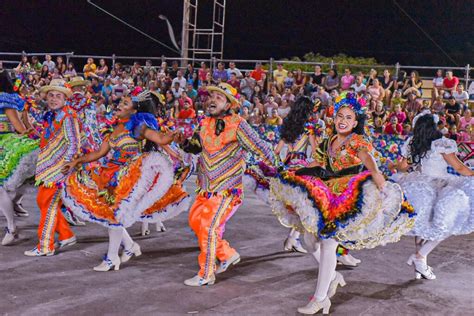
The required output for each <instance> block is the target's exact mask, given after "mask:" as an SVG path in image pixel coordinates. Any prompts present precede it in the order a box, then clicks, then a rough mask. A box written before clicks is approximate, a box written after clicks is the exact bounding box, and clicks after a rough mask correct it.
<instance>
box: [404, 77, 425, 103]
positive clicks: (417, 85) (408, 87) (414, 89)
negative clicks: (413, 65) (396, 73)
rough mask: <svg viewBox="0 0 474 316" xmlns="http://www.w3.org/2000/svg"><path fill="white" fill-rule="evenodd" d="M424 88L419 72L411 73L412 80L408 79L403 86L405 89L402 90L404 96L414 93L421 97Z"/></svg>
mask: <svg viewBox="0 0 474 316" xmlns="http://www.w3.org/2000/svg"><path fill="white" fill-rule="evenodd" d="M422 86H423V81H421V79H420V75H419V74H418V71H412V72H411V73H410V78H408V79H406V80H405V83H404V85H403V88H402V90H403V95H409V94H410V93H414V94H416V96H417V97H421V95H422V90H421V87H422Z"/></svg>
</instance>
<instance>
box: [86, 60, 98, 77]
mask: <svg viewBox="0 0 474 316" xmlns="http://www.w3.org/2000/svg"><path fill="white" fill-rule="evenodd" d="M96 71H97V66H96V65H95V64H94V59H93V58H87V64H85V65H84V68H83V69H82V72H83V73H84V77H85V79H89V80H90V79H91V78H92V77H94V76H95V72H96Z"/></svg>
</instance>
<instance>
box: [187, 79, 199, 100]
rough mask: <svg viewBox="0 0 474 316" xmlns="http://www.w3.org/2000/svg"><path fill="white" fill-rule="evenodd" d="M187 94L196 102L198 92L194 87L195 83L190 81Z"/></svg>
mask: <svg viewBox="0 0 474 316" xmlns="http://www.w3.org/2000/svg"><path fill="white" fill-rule="evenodd" d="M186 95H187V96H188V97H189V98H190V99H191V100H192V101H193V103H194V102H196V99H197V96H198V93H197V91H196V90H195V89H194V87H193V85H192V84H191V83H188V85H187V88H186Z"/></svg>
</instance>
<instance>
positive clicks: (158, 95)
mask: <svg viewBox="0 0 474 316" xmlns="http://www.w3.org/2000/svg"><path fill="white" fill-rule="evenodd" d="M150 93H151V94H153V95H154V96H155V97H157V98H158V100H159V101H160V103H161V104H165V96H164V95H162V94H161V93H158V92H157V91H150Z"/></svg>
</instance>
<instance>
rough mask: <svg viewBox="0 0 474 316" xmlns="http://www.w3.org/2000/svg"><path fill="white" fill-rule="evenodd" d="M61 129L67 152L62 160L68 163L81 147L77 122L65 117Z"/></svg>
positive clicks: (72, 118)
mask: <svg viewBox="0 0 474 316" xmlns="http://www.w3.org/2000/svg"><path fill="white" fill-rule="evenodd" d="M62 129H63V134H64V137H65V139H66V143H67V151H66V155H65V157H64V160H65V161H67V162H70V161H72V160H73V159H74V155H75V154H77V153H78V152H79V150H80V147H81V134H80V131H79V122H78V121H77V119H76V118H74V117H67V118H65V119H64V123H63V126H62Z"/></svg>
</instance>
